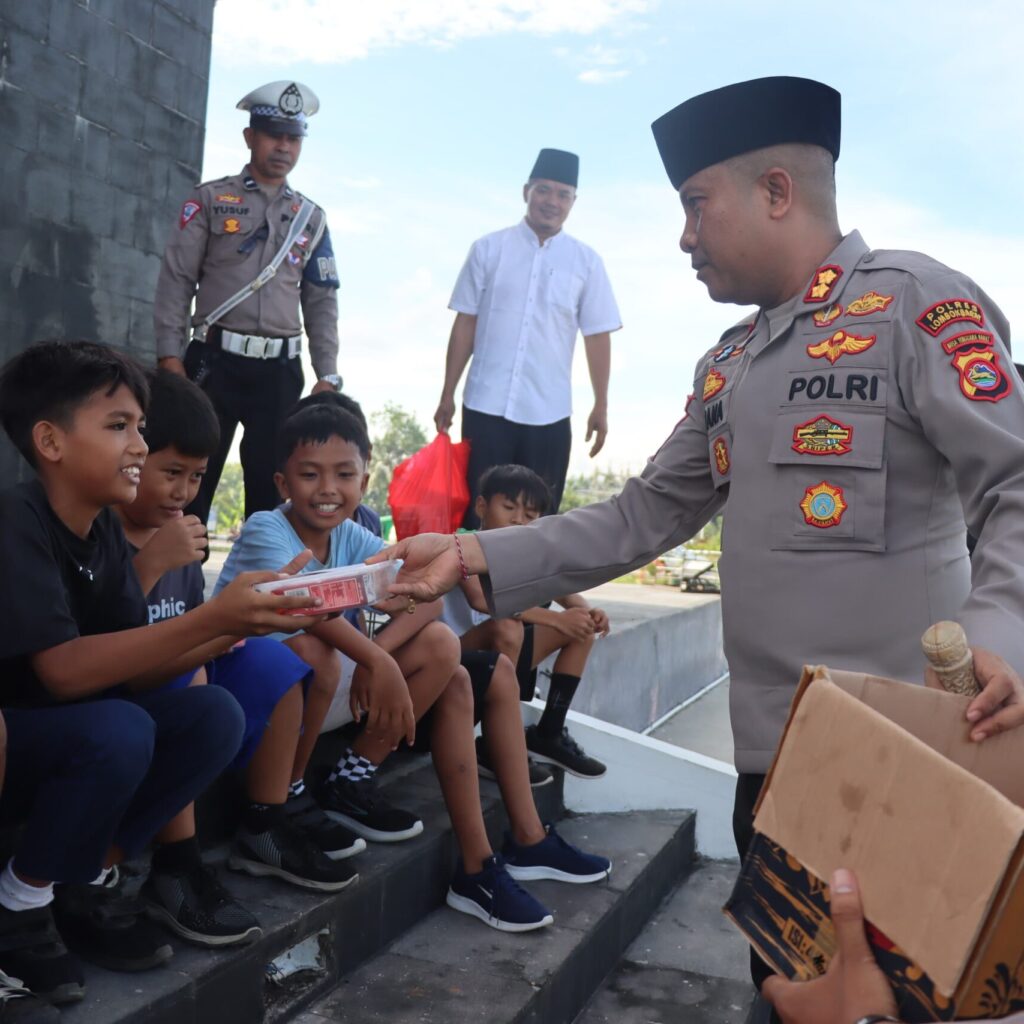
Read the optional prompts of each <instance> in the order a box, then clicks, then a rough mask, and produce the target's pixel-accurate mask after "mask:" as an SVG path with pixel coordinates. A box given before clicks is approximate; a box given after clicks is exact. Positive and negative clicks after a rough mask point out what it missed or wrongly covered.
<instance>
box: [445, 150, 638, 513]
mask: <svg viewBox="0 0 1024 1024" xmlns="http://www.w3.org/2000/svg"><path fill="white" fill-rule="evenodd" d="M578 177H579V157H577V156H576V155H575V154H574V153H566V152H565V151H564V150H560V149H542V150H541V151H540V155H539V156H538V157H537V160H536V162H535V163H534V165H533V170H532V171H531V172H530V178H529V180H528V181H527V183H526V184H525V185H524V186H523V199H524V200H525V201H526V216H525V217H524V218H523V220H522V221H520V222H519V223H518V224H517V225H516V226H515V227H511V228H505V229H504V230H502V231H495V232H493V233H492V234H489V235H484V237H483V238H480V239H477V241H475V242H474V243H473V245H472V248H471V249H470V250H469V256H468V257H467V259H466V262H465V264H464V266H463V268H462V271H461V273H460V274H459V279H458V281H456V283H455V290H454V292H453V293H452V298H451V302H450V303H449V304H448V306H449V309H452V310H454V311H455V323H454V324H453V325H452V333H451V338H450V340H449V342H448V354H447V357H446V360H445V377H444V389H443V391H442V392H441V402H440V404H439V405H438V407H437V412H436V413H435V414H434V423H435V424H436V426H437V429H438V431H439V432H441V433H447V432H448V429H449V428H450V427H451V424H452V418H453V417H454V415H455V388H456V386H457V385H458V383H459V379H460V378H461V376H462V371H463V370H464V369H465V368H466V364H467V363H468V362H469V360H470V357H471V356H472V357H473V362H472V365H471V366H470V368H469V377H468V378H467V380H466V387H465V391H464V393H463V396H462V436H463V439H465V440H468V441H469V442H470V445H471V452H470V459H469V470H468V473H467V475H468V478H469V486H470V490H471V491H472V496H473V498H475V497H476V495H477V493H478V491H477V485H478V483H479V480H480V477H481V476H482V475H483V474H484V473H485V472H486V470H488V469H489V468H490V467H491V466H499V465H504V464H507V463H517V464H519V465H523V466H529V467H530V469H532V470H533V471H534V472H535V473H537V474H539V475H540V476H541V477H543V478H544V480H545V482H546V483H547V484H548V486H549V487H550V488H551V495H552V507H551V511H552V512H557V511H558V506H559V504H560V503H561V500H562V489H563V488H564V486H565V474H566V471H567V470H568V468H569V451H570V448H571V446H572V429H571V422H570V417H571V414H572V357H573V349H574V348H575V345H576V334H577V332H579V331H582V333H583V341H584V344H585V346H586V352H587V364H588V367H589V369H590V381H591V384H592V386H593V388H594V408H593V409H592V410H591V413H590V416H589V418H588V419H587V435H586V440H587V441H590V439H591V437H593V438H594V443H593V446H592V447H591V449H590V455H591V458H593V457H594V456H595V455H597V453H598V452H599V451H600V450H601V448H602V447H603V445H604V440H605V436H606V434H607V433H608V375H609V370H610V366H611V332H612V331H617V330H618V329H619V328H620V327H621V326H622V322H621V320H620V319H619V310H618V307H617V306H616V304H615V297H614V296H613V295H612V288H611V283H610V282H609V280H608V275H607V273H606V272H605V269H604V264H603V263H602V262H601V257H600V256H598V255H597V253H596V252H594V250H593V249H591V248H590V247H589V246H586V245H584V244H583V243H582V242H578V241H577V240H576V239H575V238H573V237H572V236H571V235H567V234H566V233H565V232H564V231H562V225H563V224H564V223H565V220H566V218H567V217H568V216H569V212H570V211H571V210H572V207H573V204H574V203H575V202H576V183H577V179H578ZM477 525H478V523H477V521H476V515H475V513H474V512H473V501H472V500H471V501H470V505H469V511H468V512H467V514H466V526H467V527H469V528H476V526H477Z"/></svg>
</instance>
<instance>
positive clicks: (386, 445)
mask: <svg viewBox="0 0 1024 1024" xmlns="http://www.w3.org/2000/svg"><path fill="white" fill-rule="evenodd" d="M370 423H371V424H372V429H373V434H372V441H373V458H372V460H371V461H370V483H369V486H368V487H367V489H366V499H365V500H366V504H367V505H369V506H370V508H372V509H373V510H374V511H376V512H379V513H380V514H382V515H386V514H388V512H389V511H390V506H389V505H388V484H390V483H391V474H392V473H393V472H394V469H395V466H397V465H398V464H399V463H400V462H401V461H402V460H403V459H407V458H408V457H409V456H410V455H412V454H413V453H414V452H417V451H419V450H420V449H421V448H422V447H423V446H424V445H425V444H426V443H427V435H426V432H425V431H424V429H423V427H421V426H420V424H419V422H418V421H417V419H416V417H415V416H413V414H412V413H410V412H406V411H405V409H403V408H402V407H401V406H400V405H394V404H393V403H391V402H389V403H388V404H387V405H385V406H384V409H383V411H381V412H375V413H374V414H373V415H372V416H371V417H370Z"/></svg>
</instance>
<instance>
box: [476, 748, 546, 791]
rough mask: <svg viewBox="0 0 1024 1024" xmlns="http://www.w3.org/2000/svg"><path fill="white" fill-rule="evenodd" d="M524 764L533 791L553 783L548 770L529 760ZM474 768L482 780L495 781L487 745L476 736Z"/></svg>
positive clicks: (495, 777)
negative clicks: (527, 769) (527, 770)
mask: <svg viewBox="0 0 1024 1024" xmlns="http://www.w3.org/2000/svg"><path fill="white" fill-rule="evenodd" d="M526 764H527V767H528V768H529V770H530V785H531V787H533V789H539V788H540V787H541V786H546V785H547V784H548V783H549V782H554V780H555V777H554V775H552V774H551V769H550V768H545V767H544V766H543V765H542V764H537V762H536V761H531V760H530V759H529V758H527V759H526ZM476 768H477V771H478V772H479V773H480V776H481V777H482V778H484V779H495V780H497V778H498V776H497V775H496V774H495V771H494V768H493V766H492V765H491V759H490V756H489V755H488V752H487V744H486V743H484V738H483V736H477V738H476Z"/></svg>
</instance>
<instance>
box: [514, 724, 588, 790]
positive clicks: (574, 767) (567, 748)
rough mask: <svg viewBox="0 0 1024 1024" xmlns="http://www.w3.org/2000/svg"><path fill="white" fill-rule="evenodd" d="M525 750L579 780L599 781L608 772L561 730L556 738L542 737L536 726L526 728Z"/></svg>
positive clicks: (566, 732)
mask: <svg viewBox="0 0 1024 1024" xmlns="http://www.w3.org/2000/svg"><path fill="white" fill-rule="evenodd" d="M526 749H527V750H529V752H530V753H531V754H532V755H533V756H534V757H535V758H536V759H537V760H538V761H543V762H545V763H546V764H554V765H557V766H558V767H559V768H564V769H565V770H566V771H567V772H568V773H569V774H570V775H575V776H577V778H580V779H599V778H601V776H602V775H604V773H605V772H606V771H607V770H608V768H607V766H606V765H604V764H602V763H601V762H600V761H598V759H597V758H596V757H591V756H590V755H589V754H587V752H586V751H585V750H584V749H583V748H582V747H581V746H580V745H579V744H578V743H577V742H576V741H575V740H574V739H573V738H572V737H571V736H570V735H569V730H568V729H564V728H563V729H562V731H561V732H560V733H559V734H558V735H557V736H543V735H541V733H539V732H537V726H535V725H528V726H527V727H526Z"/></svg>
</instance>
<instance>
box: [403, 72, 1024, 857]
mask: <svg viewBox="0 0 1024 1024" xmlns="http://www.w3.org/2000/svg"><path fill="white" fill-rule="evenodd" d="M839 125H840V99H839V94H838V93H837V92H835V91H834V90H832V89H830V88H829V87H828V86H825V85H822V84H820V83H818V82H812V81H808V80H806V79H796V78H768V79H760V80H756V81H752V82H744V83H740V84H738V85H733V86H728V87H726V88H724V89H719V90H716V91H714V92H711V93H706V94H704V95H701V96H698V97H696V98H694V99H691V100H689V101H687V102H686V103H683V104H682V105H680V106H679V107H676V108H675V109H674V110H672V111H670V112H669V113H668V114H666V115H665V116H664V117H662V118H659V119H658V120H657V121H656V122H655V123H654V125H653V130H654V135H655V140H656V141H657V144H658V148H659V150H660V151H661V156H662V159H663V161H664V164H665V167H666V170H667V171H668V174H669V178H670V179H671V181H672V187H673V188H674V189H676V190H677V191H678V193H679V197H680V199H681V200H682V204H683V211H684V214H685V219H686V223H685V227H684V230H683V235H682V239H681V242H680V244H681V248H682V249H683V252H684V253H686V254H687V255H689V256H690V259H691V262H692V264H693V267H694V269H695V270H696V272H697V278H698V280H700V281H701V282H702V283H703V284H704V285H705V286H706V287H707V289H708V291H709V293H710V295H711V297H712V299H714V300H715V301H718V302H734V303H738V304H742V305H754V306H756V307H757V312H756V313H755V314H754V315H753V316H751V317H748V318H746V319H745V320H743V321H742V322H741V323H739V324H737V325H736V326H735V327H733V328H731V329H730V330H728V331H726V332H725V334H724V335H722V337H721V339H720V340H719V342H718V344H716V345H715V346H714V348H712V349H711V350H710V351H709V352H708V353H707V354H706V355H705V356H704V357H703V358H702V359H701V360H700V362H699V363H698V366H697V371H696V374H695V377H694V384H693V392H694V393H693V395H691V397H690V398H689V400H688V402H687V404H686V412H685V415H684V417H683V419H682V420H681V421H680V422H679V424H678V425H677V426H676V427H675V429H674V430H673V432H672V434H671V435H670V436H669V438H668V439H667V440H666V441H665V443H664V444H663V445H662V447H661V449H660V450H659V451H658V452H657V454H655V455H654V457H653V458H652V459H651V460H650V461H649V462H648V464H647V467H646V469H645V470H644V472H643V473H642V474H641V475H640V476H639V477H636V478H633V479H631V480H629V481H628V482H627V484H626V486H625V487H624V489H623V491H622V493H621V494H619V495H618V496H617V497H614V498H612V499H610V500H608V501H605V502H602V503H600V504H596V505H591V506H589V507H587V508H583V509H579V510H576V511H573V512H570V513H569V514H567V515H564V516H556V517H551V518H548V519H544V520H541V521H539V522H537V523H535V524H533V525H531V526H528V527H512V528H509V529H507V530H493V531H488V532H486V533H482V534H479V535H477V536H475V537H462V538H459V539H456V538H449V537H446V538H441V537H436V536H421V537H417V538H412V539H411V540H409V541H403V542H402V543H400V544H399V545H397V547H395V548H392V549H391V551H390V552H389V554H390V556H391V557H399V558H404V559H405V560H406V561H405V568H404V569H403V576H404V578H405V579H406V580H407V581H408V584H407V586H406V587H404V588H400V589H402V590H405V591H406V592H410V593H413V594H414V596H416V597H417V598H422V599H426V598H427V597H428V596H429V595H432V594H434V593H436V592H438V591H440V590H444V589H447V587H449V586H450V585H452V583H454V582H455V581H456V580H457V579H458V577H459V575H460V572H462V571H464V570H468V571H469V572H479V573H486V574H487V575H485V576H484V579H483V582H484V584H485V589H486V590H487V591H488V600H489V601H490V602H491V604H492V608H493V611H494V612H495V614H497V615H504V616H507V615H509V614H511V613H512V612H514V611H516V610H518V609H522V608H526V607H530V606H533V605H536V604H539V603H540V602H541V601H544V600H546V599H548V598H550V597H552V596H553V595H555V594H560V593H567V592H577V591H581V590H586V589H587V588H589V587H593V586H596V585H597V584H599V583H602V582H605V581H607V580H610V579H614V578H615V577H618V576H621V575H622V574H624V573H626V572H628V571H630V570H631V569H633V568H635V567H637V566H639V565H643V564H644V563H646V562H649V561H650V560H651V559H652V558H654V556H656V555H657V554H659V553H660V552H663V551H665V550H667V549H668V548H670V547H672V546H674V545H676V544H679V543H681V542H682V541H684V540H686V539H687V538H688V537H691V536H692V535H693V534H694V533H696V532H697V531H698V530H699V529H700V527H701V526H702V525H703V524H704V523H706V522H707V521H708V520H709V519H710V518H711V516H713V515H714V514H715V513H716V512H717V511H718V510H719V509H723V508H724V517H725V519H724V554H723V556H722V560H721V565H720V570H721V576H722V612H723V619H724V636H725V652H726V656H727V658H728V661H729V668H730V672H731V678H732V686H731V715H732V725H733V733H734V737H735V742H736V767H737V769H738V771H739V773H740V776H739V780H738V786H737V799H736V808H735V815H734V827H735V832H736V838H737V844H738V846H739V849H740V852H741V853H742V852H743V850H744V849H745V848H746V845H747V843H748V842H749V838H750V831H751V816H752V808H753V804H754V801H755V799H756V797H757V793H758V791H759V789H760V786H761V783H762V781H763V777H764V773H765V772H766V770H767V769H768V767H769V764H770V763H771V759H772V756H773V754H774V751H775V748H776V746H777V744H778V741H779V739H780V736H781V731H782V727H783V724H784V722H785V719H786V713H787V711H788V708H789V704H790V700H791V698H792V696H793V692H794V689H795V684H796V682H797V680H798V678H799V675H800V669H801V666H802V665H803V664H805V663H812V664H813V663H824V664H828V665H830V666H832V667H835V668H839V669H854V670H863V671H866V672H870V673H875V674H879V675H884V676H890V677H895V678H900V679H907V680H914V681H920V680H922V679H923V675H924V668H923V657H922V654H921V650H920V637H921V634H922V632H923V631H924V630H925V629H926V628H927V627H928V626H929V625H930V624H931V623H932V622H934V621H936V620H940V619H956V620H958V621H959V622H960V623H962V624H963V626H964V628H965V630H966V632H967V635H968V637H969V638H970V640H971V642H972V643H973V644H976V645H977V647H976V654H975V666H976V671H977V674H978V676H979V681H980V682H981V683H982V684H983V687H984V689H983V691H982V693H981V695H980V696H979V697H978V698H977V699H976V700H975V701H974V702H973V703H972V705H971V706H970V709H969V711H968V718H969V720H970V722H971V725H970V728H971V735H972V737H973V738H975V739H979V740H980V739H984V738H985V737H986V736H988V735H991V734H993V733H994V732H997V731H1000V730H1003V729H1008V728H1011V727H1014V726H1017V725H1019V724H1021V722H1022V721H1024V686H1022V683H1021V678H1020V675H1019V674H1018V673H1020V672H1021V671H1022V669H1024V396H1022V388H1021V382H1020V381H1019V380H1018V379H1016V377H1015V374H1014V371H1013V368H1012V364H1011V362H1010V356H1009V354H1008V350H1007V342H1008V338H1009V330H1008V326H1007V323H1006V320H1005V318H1004V317H1003V315H1002V313H1001V312H1000V311H999V309H998V308H997V307H996V305H995V303H994V302H993V301H992V300H991V299H990V298H989V297H988V296H987V295H986V294H985V293H984V292H983V291H982V290H981V289H980V288H979V287H978V286H977V285H976V284H975V283H974V282H973V281H971V280H970V279H969V278H967V277H965V276H964V275H963V274H960V273H957V272H956V271H953V270H950V269H949V268H948V267H945V266H943V265H942V264H940V263H938V262H936V261H935V260H933V259H930V258H929V257H927V256H923V255H921V254H920V253H914V252H900V251H891V250H878V249H871V248H869V247H868V245H867V244H866V242H865V241H864V240H863V239H862V238H861V236H860V235H859V234H858V233H857V232H856V231H854V232H851V233H850V234H847V235H843V234H842V233H841V232H840V230H839V226H838V220H837V216H836V208H835V191H834V175H833V163H834V160H835V159H836V158H837V157H838V155H839ZM965 516H966V521H967V523H966V525H967V527H968V528H969V529H970V532H971V533H972V534H973V535H974V536H975V537H976V538H977V547H976V549H975V552H974V561H973V575H972V565H971V563H970V561H969V559H968V554H967V545H966V538H965V523H964V520H965Z"/></svg>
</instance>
